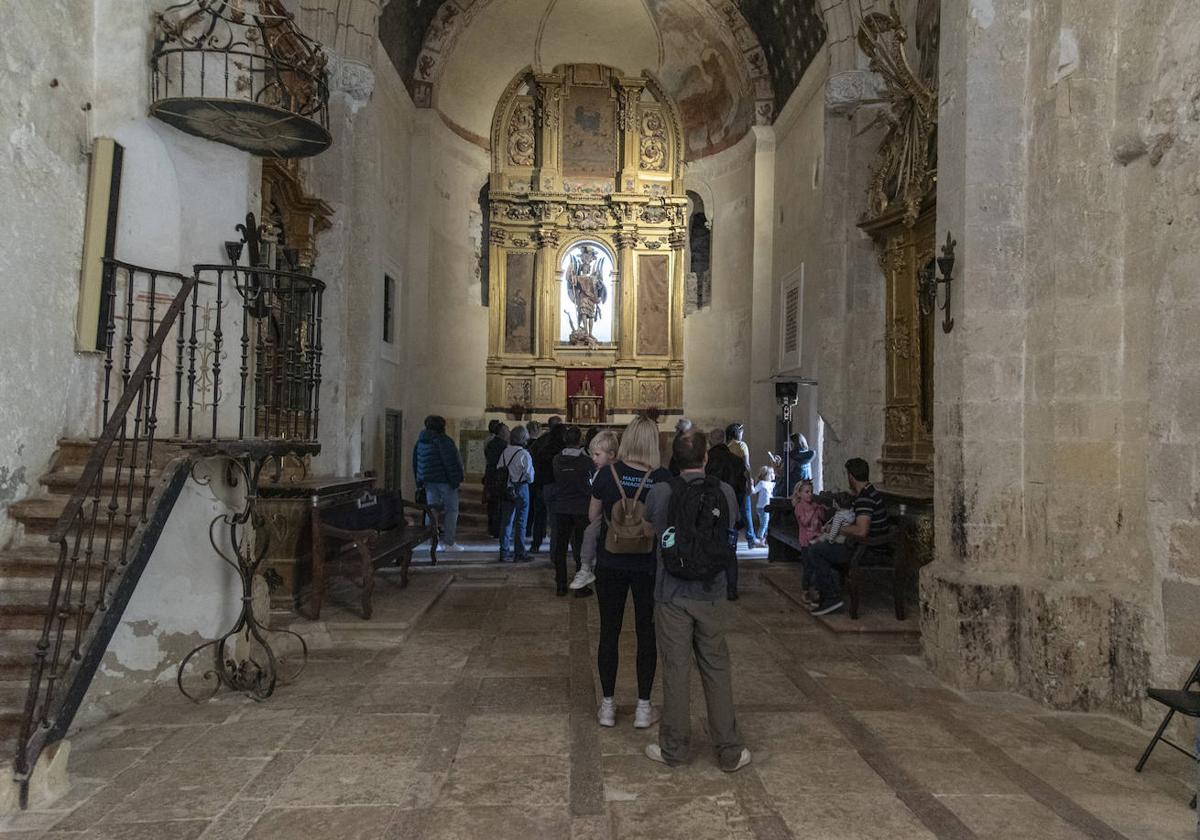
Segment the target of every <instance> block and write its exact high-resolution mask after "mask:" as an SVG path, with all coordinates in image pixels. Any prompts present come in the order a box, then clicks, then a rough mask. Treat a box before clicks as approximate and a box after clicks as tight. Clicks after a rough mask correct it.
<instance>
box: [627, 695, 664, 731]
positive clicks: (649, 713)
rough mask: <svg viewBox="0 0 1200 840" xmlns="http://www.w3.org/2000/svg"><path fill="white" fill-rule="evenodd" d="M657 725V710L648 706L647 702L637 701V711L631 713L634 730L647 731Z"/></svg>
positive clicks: (648, 702)
mask: <svg viewBox="0 0 1200 840" xmlns="http://www.w3.org/2000/svg"><path fill="white" fill-rule="evenodd" d="M656 723H658V709H656V708H654V707H653V706H651V705H650V701H649V700H639V701H638V704H637V710H636V711H635V712H634V713H633V728H634V729H649V728H650V727H651V726H653V725H654V724H656Z"/></svg>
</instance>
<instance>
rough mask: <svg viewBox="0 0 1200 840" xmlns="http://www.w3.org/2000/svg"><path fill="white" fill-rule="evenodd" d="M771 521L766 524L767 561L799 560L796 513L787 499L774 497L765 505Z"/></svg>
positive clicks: (794, 561)
mask: <svg viewBox="0 0 1200 840" xmlns="http://www.w3.org/2000/svg"><path fill="white" fill-rule="evenodd" d="M767 513H769V514H770V515H771V522H770V524H768V525H767V562H768V563H796V562H799V560H800V532H799V530H798V529H797V527H796V515H795V514H794V513H793V512H792V505H791V502H789V501H788V500H787V499H784V498H779V497H777V498H774V499H771V502H770V504H768V505H767Z"/></svg>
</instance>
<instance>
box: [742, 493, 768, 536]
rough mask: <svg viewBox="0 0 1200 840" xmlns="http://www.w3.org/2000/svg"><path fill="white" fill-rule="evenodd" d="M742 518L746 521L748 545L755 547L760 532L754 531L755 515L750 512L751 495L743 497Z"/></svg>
mask: <svg viewBox="0 0 1200 840" xmlns="http://www.w3.org/2000/svg"><path fill="white" fill-rule="evenodd" d="M742 519H743V520H744V521H745V523H746V547H747V548H753V547H754V543H755V542H757V541H758V534H756V533H754V515H753V514H752V513H751V512H750V497H749V496H746V497H745V498H743V499H742ZM763 536H766V535H765V534H764V535H763Z"/></svg>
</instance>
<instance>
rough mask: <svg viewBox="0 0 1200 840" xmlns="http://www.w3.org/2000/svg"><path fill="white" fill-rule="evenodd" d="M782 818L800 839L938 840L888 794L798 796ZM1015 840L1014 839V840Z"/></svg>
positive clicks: (782, 806) (783, 805) (785, 804)
mask: <svg viewBox="0 0 1200 840" xmlns="http://www.w3.org/2000/svg"><path fill="white" fill-rule="evenodd" d="M779 814H780V816H782V817H783V819H784V821H785V822H786V823H787V825H788V828H790V829H791V830H792V833H793V834H795V835H796V837H798V838H809V837H811V838H818V837H819V838H821V840H935V838H936V835H934V834H933V832H931V831H930V830H929V829H927V828H926V827H925V826H924V825H922V824H921V821H920V820H918V819H917V817H916V816H915V815H914V814H913V812H912V811H910V810H909V809H908V807H907V806H906V805H905V804H904V803H903V802H901V801H900V800H899V799H897V798H896V797H895V796H894V795H893V794H889V793H855V792H841V793H838V794H836V795H833V796H830V795H828V794H812V793H803V794H797V795H796V796H794V797H791V798H789V799H786V800H781V801H780V802H779ZM1014 840H1015V839H1014Z"/></svg>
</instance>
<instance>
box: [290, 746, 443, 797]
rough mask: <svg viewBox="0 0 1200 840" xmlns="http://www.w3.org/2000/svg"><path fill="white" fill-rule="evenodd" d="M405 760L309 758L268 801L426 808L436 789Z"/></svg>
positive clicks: (432, 781) (431, 780)
mask: <svg viewBox="0 0 1200 840" xmlns="http://www.w3.org/2000/svg"><path fill="white" fill-rule="evenodd" d="M416 766H417V761H416V759H414V758H410V757H395V756H383V755H355V756H346V755H310V756H307V757H305V759H304V760H303V761H301V762H300V763H299V764H298V765H297V766H296V769H295V770H293V771H292V773H291V775H289V776H288V777H287V778H286V779H284V781H283V783H282V784H281V785H280V786H279V790H278V791H276V793H275V795H274V796H273V797H272V798H271V806H272V807H287V806H308V805H311V806H320V805H394V806H397V807H402V808H419V807H423V806H425V805H428V804H429V803H430V802H431V801H432V799H433V794H434V790H435V787H436V780H435V779H434V778H433V777H432V775H431V774H429V773H422V772H419V771H418V770H417V769H416Z"/></svg>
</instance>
